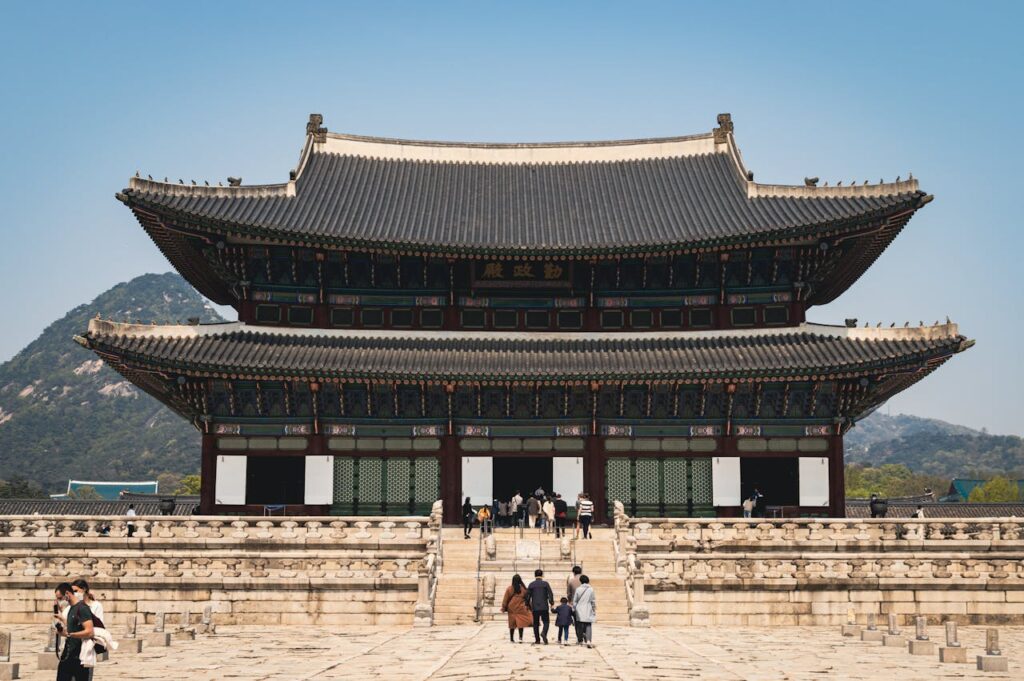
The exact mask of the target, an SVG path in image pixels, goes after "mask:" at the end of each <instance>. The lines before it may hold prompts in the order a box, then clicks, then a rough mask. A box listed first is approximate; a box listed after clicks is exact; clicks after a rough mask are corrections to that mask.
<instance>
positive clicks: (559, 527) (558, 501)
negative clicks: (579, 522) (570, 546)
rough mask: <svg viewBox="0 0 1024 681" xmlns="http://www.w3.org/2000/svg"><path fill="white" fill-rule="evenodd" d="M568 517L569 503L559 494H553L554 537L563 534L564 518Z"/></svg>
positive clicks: (562, 535)
mask: <svg viewBox="0 0 1024 681" xmlns="http://www.w3.org/2000/svg"><path fill="white" fill-rule="evenodd" d="M568 517H569V504H567V503H565V499H563V498H562V495H561V494H556V495H555V537H556V538H557V537H564V536H565V520H566V518H568Z"/></svg>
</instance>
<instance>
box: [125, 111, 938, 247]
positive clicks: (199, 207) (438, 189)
mask: <svg viewBox="0 0 1024 681" xmlns="http://www.w3.org/2000/svg"><path fill="white" fill-rule="evenodd" d="M321 122H322V119H321V118H320V117H319V116H317V115H314V116H312V117H311V121H310V125H309V126H308V127H307V139H306V145H305V147H304V149H303V152H302V156H301V159H300V163H299V166H298V168H297V169H296V170H295V171H293V172H292V179H290V180H289V181H288V182H286V183H282V184H274V185H259V186H244V185H241V184H240V182H237V183H232V185H233V186H228V187H219V186H205V185H195V184H175V183H168V182H158V181H154V180H150V179H142V178H140V177H135V178H132V180H131V182H130V184H129V187H128V188H127V189H125V190H124V191H123V192H121V193H119V194H118V198H120V199H121V200H122V201H124V202H125V203H126V204H127V205H129V206H131V207H132V208H133V209H134V210H135V211H136V213H137V214H138V215H139V216H140V219H142V220H143V222H144V223H146V222H147V221H150V222H151V221H152V220H153V216H154V215H159V216H160V217H161V219H173V220H175V221H178V222H181V223H183V224H187V225H196V224H198V225H202V226H204V227H205V228H207V229H210V230H213V231H217V232H222V233H225V234H231V235H235V236H237V237H248V238H258V239H267V240H272V241H280V242H286V243H301V244H309V245H316V246H335V247H356V248H370V249H383V250H397V251H402V252H423V253H467V254H487V255H502V254H507V255H516V254H531V255H533V254H537V255H552V254H558V255H569V256H590V255H603V254H610V253H623V252H633V253H655V252H665V251H670V250H680V249H690V248H698V247H708V246H712V247H713V246H720V245H729V244H738V243H750V242H751V241H753V240H757V241H759V242H762V243H768V242H771V241H772V240H773V239H787V238H788V239H791V238H798V237H802V236H809V235H810V236H813V235H816V234H820V233H821V232H823V231H827V230H831V229H835V228H836V227H837V226H843V225H845V226H847V227H849V226H856V225H858V224H860V223H863V222H867V221H871V220H876V219H880V218H882V219H884V218H888V217H893V216H900V215H904V216H905V215H908V214H909V213H910V212H912V211H913V210H915V209H916V208H918V207H920V206H921V205H923V204H924V203H926V202H927V200H928V198H929V197H927V196H926V195H925V194H924V193H923V192H921V191H920V190H919V188H918V183H917V181H916V180H914V179H908V180H902V181H896V182H890V183H883V184H875V185H867V184H865V185H854V186H835V187H828V186H821V187H819V186H812V183H807V184H805V185H801V186H782V185H768V184H759V183H756V182H754V181H753V179H752V176H751V175H749V174H748V173H747V171H746V169H745V168H744V166H743V163H742V160H741V158H740V154H739V150H738V149H737V147H736V144H735V141H734V139H733V134H732V122H731V119H730V117H729V116H728V114H723V115H721V116H719V127H718V128H715V130H714V131H712V132H710V133H707V134H702V135H693V136H688V137H674V138H661V139H642V140H628V141H617V142H574V143H563V144H468V143H443V142H419V141H408V140H395V139H382V138H375V137H358V136H353V135H340V134H336V133H330V132H327V130H326V129H325V128H322V127H321V126H320V123H321ZM235 185H237V186H235ZM904 219H905V218H904Z"/></svg>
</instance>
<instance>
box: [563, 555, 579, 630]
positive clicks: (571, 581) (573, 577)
mask: <svg viewBox="0 0 1024 681" xmlns="http://www.w3.org/2000/svg"><path fill="white" fill-rule="evenodd" d="M582 574H583V568H581V567H580V566H579V565H573V566H572V572H570V573H569V576H568V577H566V578H565V596H566V598H567V600H568V601H569V602H570V603H572V599H573V596H575V595H576V589H578V588H580V584H581V582H580V575H582ZM572 621H573V625H574V626H575V627H576V643H578V644H579V643H583V630H582V629H580V623H579V620H577V619H576V616H575V615H573V618H572Z"/></svg>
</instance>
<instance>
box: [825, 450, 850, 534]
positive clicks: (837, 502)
mask: <svg viewBox="0 0 1024 681" xmlns="http://www.w3.org/2000/svg"><path fill="white" fill-rule="evenodd" d="M830 439H831V440H832V446H831V447H830V448H829V465H828V482H829V494H828V496H829V501H830V502H831V503H830V504H829V514H830V515H831V516H832V517H833V518H845V517H846V470H845V469H844V467H843V436H842V435H833V436H832V437H831V438H830Z"/></svg>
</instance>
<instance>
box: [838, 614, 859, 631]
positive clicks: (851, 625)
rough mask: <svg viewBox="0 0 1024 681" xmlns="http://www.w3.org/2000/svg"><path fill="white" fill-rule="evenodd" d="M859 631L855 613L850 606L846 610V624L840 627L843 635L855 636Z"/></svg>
mask: <svg viewBox="0 0 1024 681" xmlns="http://www.w3.org/2000/svg"><path fill="white" fill-rule="evenodd" d="M858 631H860V627H858V626H857V614H856V613H855V612H854V611H853V608H850V609H848V610H847V611H846V624H844V625H843V627H842V634H843V636H856V635H857V632H858Z"/></svg>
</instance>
